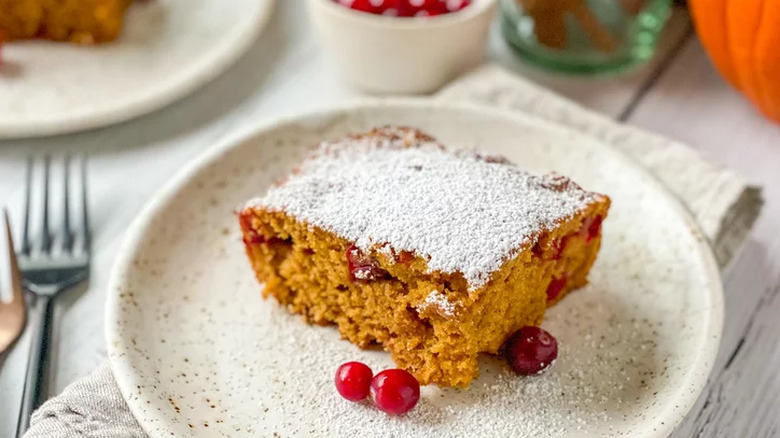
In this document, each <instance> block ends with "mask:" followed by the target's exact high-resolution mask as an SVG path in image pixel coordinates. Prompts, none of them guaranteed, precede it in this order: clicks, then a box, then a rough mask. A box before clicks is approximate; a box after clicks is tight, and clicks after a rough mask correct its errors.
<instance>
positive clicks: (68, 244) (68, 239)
mask: <svg viewBox="0 0 780 438" xmlns="http://www.w3.org/2000/svg"><path fill="white" fill-rule="evenodd" d="M63 175H64V177H63V181H62V187H63V191H64V192H63V201H62V202H63V209H62V212H63V213H62V214H63V219H62V246H63V248H64V250H65V251H68V252H70V251H71V250H72V249H73V234H71V232H70V190H69V180H70V155H66V156H65V167H64V169H63Z"/></svg>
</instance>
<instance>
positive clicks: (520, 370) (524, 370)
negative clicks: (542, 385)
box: [372, 326, 558, 385]
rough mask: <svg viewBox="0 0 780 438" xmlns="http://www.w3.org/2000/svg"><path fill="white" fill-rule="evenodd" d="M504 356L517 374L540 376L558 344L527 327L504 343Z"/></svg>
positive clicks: (534, 328)
mask: <svg viewBox="0 0 780 438" xmlns="http://www.w3.org/2000/svg"><path fill="white" fill-rule="evenodd" d="M504 356H505V357H506V360H507V362H509V366H510V367H512V370H514V372H516V373H517V374H521V375H530V374H538V373H541V372H542V371H545V370H546V369H547V368H549V367H550V366H551V365H552V363H553V361H554V360H555V359H556V358H557V357H558V342H556V340H555V338H554V337H553V336H552V335H551V334H549V333H547V332H546V331H545V330H543V329H542V328H540V327H533V326H526V327H523V328H521V329H520V330H518V331H516V332H515V333H514V334H513V335H512V336H510V337H509V339H507V341H506V343H504ZM372 385H373V383H372Z"/></svg>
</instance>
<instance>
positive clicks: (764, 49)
mask: <svg viewBox="0 0 780 438" xmlns="http://www.w3.org/2000/svg"><path fill="white" fill-rule="evenodd" d="M688 5H689V7H690V9H691V13H692V14H693V20H694V23H695V25H696V31H697V32H698V34H699V38H700V39H701V42H702V44H703V45H704V47H705V49H707V52H708V53H709V55H710V58H711V59H712V62H713V63H714V64H715V67H716V68H717V69H718V70H719V71H720V72H721V74H722V75H723V76H724V77H725V78H726V80H728V81H729V82H730V83H731V84H732V85H733V86H734V87H736V88H737V89H739V90H740V91H742V93H743V94H745V96H747V97H748V98H749V99H750V100H751V101H753V103H754V104H755V105H756V106H757V107H758V108H759V109H760V110H761V112H763V113H764V114H765V115H766V116H767V117H769V118H770V119H772V120H774V121H776V122H780V0H689V1H688Z"/></svg>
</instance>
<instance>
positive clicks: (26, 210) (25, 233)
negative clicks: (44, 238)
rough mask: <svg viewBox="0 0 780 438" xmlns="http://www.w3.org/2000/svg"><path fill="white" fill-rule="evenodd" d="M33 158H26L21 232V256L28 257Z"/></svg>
mask: <svg viewBox="0 0 780 438" xmlns="http://www.w3.org/2000/svg"><path fill="white" fill-rule="evenodd" d="M32 168H33V157H32V155H31V156H29V157H27V182H26V185H25V189H24V190H25V194H24V229H23V231H22V251H21V252H22V254H24V255H30V196H31V195H30V194H31V193H32Z"/></svg>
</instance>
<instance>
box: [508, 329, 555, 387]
mask: <svg viewBox="0 0 780 438" xmlns="http://www.w3.org/2000/svg"><path fill="white" fill-rule="evenodd" d="M504 357H505V358H506V361H507V362H508V363H509V366H510V367H511V368H512V370H513V371H514V372H516V373H517V374H521V375H531V374H539V373H541V372H544V371H545V370H547V369H548V368H549V367H550V366H551V365H552V363H553V361H555V359H556V358H557V357H558V342H557V341H556V340H555V338H554V337H553V336H552V335H551V334H549V333H547V332H546V331H545V330H544V329H542V328H540V327H533V326H526V327H523V328H521V329H520V330H518V331H516V332H515V333H514V334H513V335H512V336H510V337H509V339H507V341H506V343H504Z"/></svg>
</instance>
